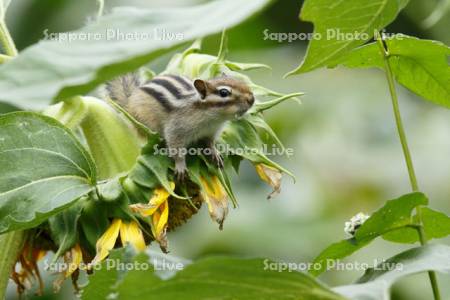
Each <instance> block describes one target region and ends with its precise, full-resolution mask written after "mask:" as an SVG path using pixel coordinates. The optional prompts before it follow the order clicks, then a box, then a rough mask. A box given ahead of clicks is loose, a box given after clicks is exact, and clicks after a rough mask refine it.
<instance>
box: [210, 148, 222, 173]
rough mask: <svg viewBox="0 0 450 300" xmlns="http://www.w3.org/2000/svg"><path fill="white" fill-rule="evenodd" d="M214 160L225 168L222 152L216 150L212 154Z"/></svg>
mask: <svg viewBox="0 0 450 300" xmlns="http://www.w3.org/2000/svg"><path fill="white" fill-rule="evenodd" d="M212 161H213V162H214V163H215V164H216V165H217V167H218V168H220V169H223V158H222V155H220V152H219V151H217V150H215V151H214V152H213V154H212Z"/></svg>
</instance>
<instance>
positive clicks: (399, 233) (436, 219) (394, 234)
mask: <svg viewBox="0 0 450 300" xmlns="http://www.w3.org/2000/svg"><path fill="white" fill-rule="evenodd" d="M413 220H414V223H417V224H418V217H417V215H415V216H414V217H413ZM422 222H423V227H424V231H425V236H426V238H427V239H428V240H430V239H439V238H444V237H446V236H448V235H450V217H449V216H447V215H446V214H444V213H442V212H439V211H435V210H432V209H431V208H428V207H424V208H422ZM383 239H385V240H388V241H391V242H397V243H407V244H413V243H416V242H419V235H418V233H417V230H416V229H414V228H409V227H405V228H401V229H398V230H395V231H391V232H388V233H386V234H384V235H383Z"/></svg>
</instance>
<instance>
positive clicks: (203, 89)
mask: <svg viewBox="0 0 450 300" xmlns="http://www.w3.org/2000/svg"><path fill="white" fill-rule="evenodd" d="M194 87H195V89H196V90H197V92H198V93H199V94H200V96H201V97H202V99H205V98H206V95H208V83H207V82H206V81H204V80H201V79H196V80H195V81H194Z"/></svg>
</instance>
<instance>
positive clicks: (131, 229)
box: [120, 221, 146, 251]
mask: <svg viewBox="0 0 450 300" xmlns="http://www.w3.org/2000/svg"><path fill="white" fill-rule="evenodd" d="M120 240H121V241H122V245H123V246H125V245H126V244H127V243H130V244H131V245H132V246H133V247H134V248H135V249H136V250H138V251H144V250H145V247H146V245H145V240H144V235H143V234H142V230H141V229H140V228H139V224H138V223H137V222H135V221H131V222H129V223H126V222H122V225H121V226H120Z"/></svg>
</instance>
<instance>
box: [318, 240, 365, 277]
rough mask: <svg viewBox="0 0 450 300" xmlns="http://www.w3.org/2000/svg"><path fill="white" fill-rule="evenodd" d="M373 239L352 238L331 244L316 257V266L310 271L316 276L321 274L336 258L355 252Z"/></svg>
mask: <svg viewBox="0 0 450 300" xmlns="http://www.w3.org/2000/svg"><path fill="white" fill-rule="evenodd" d="M372 240H373V239H372V238H368V239H363V240H356V239H355V238H351V239H347V240H342V241H339V242H337V243H333V244H331V245H330V246H328V247H327V248H325V249H324V250H323V251H322V252H321V253H320V254H319V255H318V256H317V257H316V258H315V259H314V262H313V266H314V268H311V269H310V270H309V273H310V274H311V275H314V276H318V275H320V274H321V273H323V272H325V271H327V270H328V264H330V263H332V262H333V261H334V260H337V259H340V258H344V257H347V256H349V255H351V254H353V253H354V252H356V251H358V250H359V249H361V248H363V247H365V246H367V245H369V244H370V242H372Z"/></svg>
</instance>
